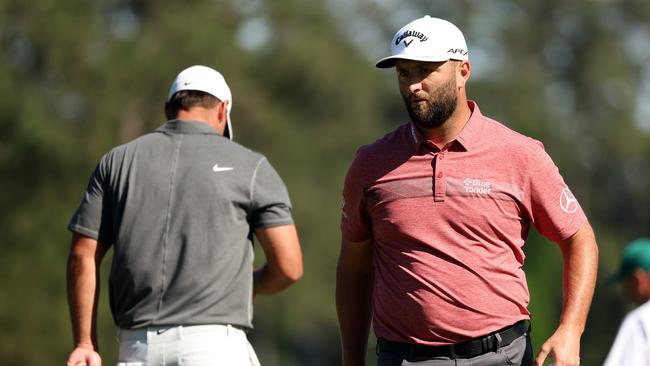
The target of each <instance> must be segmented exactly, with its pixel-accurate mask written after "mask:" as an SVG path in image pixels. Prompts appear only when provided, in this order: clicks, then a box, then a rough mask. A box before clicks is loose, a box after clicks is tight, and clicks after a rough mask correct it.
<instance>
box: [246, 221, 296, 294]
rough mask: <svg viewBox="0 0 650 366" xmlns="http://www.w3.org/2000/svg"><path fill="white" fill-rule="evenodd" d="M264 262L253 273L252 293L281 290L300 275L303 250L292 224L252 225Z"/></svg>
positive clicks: (270, 292) (268, 292) (269, 292)
mask: <svg viewBox="0 0 650 366" xmlns="http://www.w3.org/2000/svg"><path fill="white" fill-rule="evenodd" d="M255 236H257V239H259V242H260V245H261V246H262V249H263V250H264V254H265V255H266V263H265V264H264V265H263V266H262V267H261V268H259V269H257V270H255V272H254V273H253V295H271V294H274V293H276V292H279V291H282V290H283V289H285V288H286V287H288V286H289V285H291V284H293V283H295V282H296V281H298V280H299V279H300V278H301V277H302V253H301V251H300V242H299V240H298V233H297V232H296V227H295V226H294V225H282V226H275V227H269V228H258V229H255Z"/></svg>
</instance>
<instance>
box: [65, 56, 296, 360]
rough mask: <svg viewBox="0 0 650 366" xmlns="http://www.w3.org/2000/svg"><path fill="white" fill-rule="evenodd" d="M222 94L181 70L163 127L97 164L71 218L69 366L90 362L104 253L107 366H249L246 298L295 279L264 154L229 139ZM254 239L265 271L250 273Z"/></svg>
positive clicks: (286, 217)
mask: <svg viewBox="0 0 650 366" xmlns="http://www.w3.org/2000/svg"><path fill="white" fill-rule="evenodd" d="M231 107H232V96H231V93H230V89H229V88H228V85H227V84H226V82H225V80H224V78H223V76H222V75H221V74H220V73H219V72H217V71H215V70H213V69H211V68H208V67H205V66H192V67H190V68H187V69H185V70H183V71H182V72H181V73H180V74H179V75H178V76H177V78H176V79H175V80H174V82H173V84H172V86H171V89H170V91H169V95H168V100H167V102H166V104H165V113H166V115H167V119H168V121H167V122H166V123H165V124H164V125H163V126H161V127H160V128H158V129H157V130H155V131H154V132H152V133H149V134H146V135H144V136H141V137H139V138H137V139H135V140H133V141H131V142H129V143H126V144H124V145H121V146H118V147H116V148H114V149H113V150H111V151H110V152H108V153H107V154H106V155H104V156H103V157H102V159H101V160H100V162H99V164H98V165H97V167H96V169H95V172H94V173H93V175H92V177H91V178H90V182H89V184H88V188H87V191H86V193H85V195H84V197H83V199H82V201H81V204H80V205H79V208H78V209H77V211H76V212H75V214H74V215H73V217H72V219H71V221H70V225H69V229H70V230H71V231H72V233H73V235H72V243H71V248H70V255H69V259H68V300H69V305H70V313H71V318H72V328H73V334H74V349H73V351H72V353H71V354H70V357H69V359H68V365H88V366H94V365H100V363H101V360H100V357H99V354H98V353H97V346H98V342H97V336H96V321H95V319H96V310H97V301H98V295H99V283H100V281H99V266H100V263H101V260H102V258H103V257H104V255H105V254H106V252H107V251H108V250H109V249H110V248H113V263H112V266H111V272H110V282H109V295H110V306H111V311H112V313H113V318H114V320H115V323H116V325H117V326H118V327H119V329H120V332H119V333H120V350H119V363H118V365H127V364H128V365H141V364H146V365H177V364H182V365H186V366H187V365H196V366H198V365H217V364H219V365H258V364H259V362H258V361H257V357H256V356H255V353H254V351H253V350H252V348H251V347H250V344H249V343H248V341H247V339H246V335H245V331H246V330H247V329H250V328H251V327H252V324H251V319H252V300H253V297H254V296H255V295H257V294H273V293H276V292H278V291H280V290H282V289H284V288H285V287H287V286H289V285H290V284H292V283H294V282H295V281H297V280H298V279H299V278H300V277H301V276H302V257H301V251H300V244H299V240H298V236H297V233H296V229H295V226H294V225H293V220H292V217H291V204H290V201H289V196H288V193H287V190H286V188H285V186H284V184H283V182H282V180H281V178H280V177H279V176H278V174H277V173H276V172H275V170H274V169H273V167H272V166H271V165H270V164H269V162H268V161H267V160H266V158H265V157H264V156H262V155H261V154H258V153H256V152H253V151H251V150H249V149H247V148H245V147H243V146H241V145H239V144H237V143H235V142H232V141H231V140H232V136H233V134H232V125H231V123H230V110H231ZM253 234H255V236H256V237H257V238H258V241H259V243H260V244H261V246H262V248H263V250H264V253H265V255H266V259H267V263H266V264H265V265H264V266H262V267H261V268H259V269H257V270H253V248H252V241H253Z"/></svg>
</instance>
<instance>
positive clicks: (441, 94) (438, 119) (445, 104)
mask: <svg viewBox="0 0 650 366" xmlns="http://www.w3.org/2000/svg"><path fill="white" fill-rule="evenodd" d="M412 96H413V95H409V96H404V95H402V98H403V99H404V103H405V104H406V110H407V111H408V113H409V116H410V117H411V120H412V121H413V123H415V124H416V125H417V126H418V127H420V128H424V129H432V128H437V127H440V126H442V125H443V124H444V123H445V122H446V121H447V120H448V119H449V117H451V115H452V114H453V113H454V111H455V110H456V102H457V100H458V95H457V93H456V80H454V79H450V80H449V81H448V82H447V83H445V84H444V85H442V86H441V87H439V88H438V89H436V90H435V91H434V92H433V93H431V94H430V95H429V97H428V98H427V101H426V106H425V107H424V108H417V109H414V108H413V105H411V101H410V98H411V97H412Z"/></svg>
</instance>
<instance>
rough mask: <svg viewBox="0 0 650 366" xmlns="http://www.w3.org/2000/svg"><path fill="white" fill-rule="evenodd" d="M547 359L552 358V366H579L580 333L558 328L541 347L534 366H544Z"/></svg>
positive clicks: (568, 328)
mask: <svg viewBox="0 0 650 366" xmlns="http://www.w3.org/2000/svg"><path fill="white" fill-rule="evenodd" d="M547 357H551V358H553V360H554V363H553V366H578V365H580V331H579V330H577V329H570V327H568V326H567V327H563V326H560V327H559V328H558V329H557V330H556V331H555V333H553V335H552V336H551V337H550V338H549V339H547V340H546V342H544V344H543V345H542V348H541V349H540V351H539V353H538V354H537V358H536V359H535V366H542V365H544V360H546V358H547Z"/></svg>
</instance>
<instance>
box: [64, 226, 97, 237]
mask: <svg viewBox="0 0 650 366" xmlns="http://www.w3.org/2000/svg"><path fill="white" fill-rule="evenodd" d="M68 230H70V231H72V232H74V233H77V234H81V235H84V236H87V237H89V238H93V239H95V240H98V239H99V233H98V232H97V231H95V230H91V229H88V228H86V227H83V226H80V225H75V224H70V225H68Z"/></svg>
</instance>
